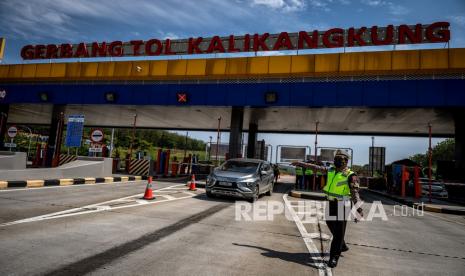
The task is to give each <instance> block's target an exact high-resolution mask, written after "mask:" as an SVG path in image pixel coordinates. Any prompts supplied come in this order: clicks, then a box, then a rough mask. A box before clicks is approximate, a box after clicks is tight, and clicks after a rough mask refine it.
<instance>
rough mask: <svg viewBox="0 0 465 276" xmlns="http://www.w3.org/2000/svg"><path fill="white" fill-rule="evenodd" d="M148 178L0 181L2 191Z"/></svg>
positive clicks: (144, 177)
mask: <svg viewBox="0 0 465 276" xmlns="http://www.w3.org/2000/svg"><path fill="white" fill-rule="evenodd" d="M146 179H147V176H114V177H113V176H108V177H86V178H60V179H45V180H37V179H34V180H19V181H18V180H8V181H0V189H7V188H40V187H50V186H71V185H85V184H98V183H101V184H109V183H115V182H127V181H141V180H146Z"/></svg>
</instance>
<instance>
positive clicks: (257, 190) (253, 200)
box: [249, 185, 260, 203]
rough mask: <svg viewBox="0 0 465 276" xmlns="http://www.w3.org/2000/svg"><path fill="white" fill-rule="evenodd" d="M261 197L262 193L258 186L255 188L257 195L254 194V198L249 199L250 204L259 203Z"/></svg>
mask: <svg viewBox="0 0 465 276" xmlns="http://www.w3.org/2000/svg"><path fill="white" fill-rule="evenodd" d="M259 195H260V191H259V189H258V185H257V187H255V193H254V194H253V196H252V197H251V198H250V199H249V202H250V203H254V202H255V201H257V200H258V196H259Z"/></svg>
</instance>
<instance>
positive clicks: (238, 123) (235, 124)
mask: <svg viewBox="0 0 465 276" xmlns="http://www.w3.org/2000/svg"><path fill="white" fill-rule="evenodd" d="M243 122H244V108H243V107H233V108H232V111H231V126H230V128H231V130H230V133H229V157H230V158H236V157H239V156H240V154H241V152H242V145H241V142H242V124H243Z"/></svg>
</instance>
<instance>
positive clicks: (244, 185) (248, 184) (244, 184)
mask: <svg viewBox="0 0 465 276" xmlns="http://www.w3.org/2000/svg"><path fill="white" fill-rule="evenodd" d="M255 184H256V181H255V180H247V181H241V182H237V187H238V188H239V189H241V190H243V191H247V192H251V191H252V189H253V187H254V186H255Z"/></svg>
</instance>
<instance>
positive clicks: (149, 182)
mask: <svg viewBox="0 0 465 276" xmlns="http://www.w3.org/2000/svg"><path fill="white" fill-rule="evenodd" d="M142 199H145V200H152V199H155V197H154V196H153V192H152V177H151V176H149V177H148V179H147V188H145V193H144V197H143V198H142Z"/></svg>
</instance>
